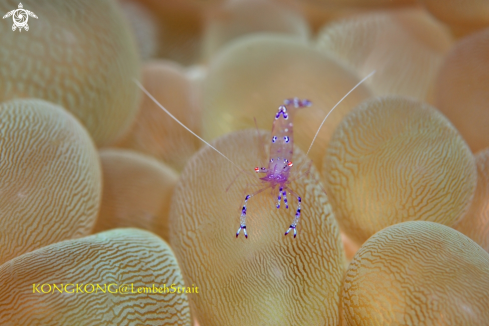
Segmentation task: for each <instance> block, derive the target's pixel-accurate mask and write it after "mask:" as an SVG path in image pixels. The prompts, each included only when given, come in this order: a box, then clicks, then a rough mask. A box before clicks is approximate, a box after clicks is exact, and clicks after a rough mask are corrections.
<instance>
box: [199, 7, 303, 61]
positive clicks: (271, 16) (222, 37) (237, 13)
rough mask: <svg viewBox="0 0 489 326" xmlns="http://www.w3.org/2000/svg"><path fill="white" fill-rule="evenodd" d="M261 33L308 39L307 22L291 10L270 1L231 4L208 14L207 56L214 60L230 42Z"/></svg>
mask: <svg viewBox="0 0 489 326" xmlns="http://www.w3.org/2000/svg"><path fill="white" fill-rule="evenodd" d="M258 32H269V33H280V34H287V35H290V36H295V37H297V38H298V39H301V40H307V38H308V37H309V27H308V25H307V22H306V20H305V19H304V17H303V16H302V15H301V14H300V13H299V12H297V11H294V10H293V9H292V8H288V7H287V6H284V5H282V4H279V3H277V2H274V1H269V0H237V1H230V2H226V3H224V4H223V5H222V6H220V7H218V8H216V9H214V10H212V11H211V12H209V13H208V14H207V20H206V27H205V33H204V38H203V50H204V57H205V58H207V59H209V58H212V56H213V55H215V53H216V52H217V51H218V50H219V48H221V47H222V46H223V45H224V44H226V43H228V42H229V41H231V40H233V39H236V38H238V37H240V36H243V35H246V34H252V33H258Z"/></svg>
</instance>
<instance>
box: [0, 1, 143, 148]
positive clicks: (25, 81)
mask: <svg viewBox="0 0 489 326" xmlns="http://www.w3.org/2000/svg"><path fill="white" fill-rule="evenodd" d="M22 4H23V6H24V9H27V10H30V11H32V12H34V13H35V14H36V15H37V16H38V19H33V18H31V19H29V26H30V29H29V31H24V32H22V33H19V32H17V31H16V32H13V31H12V30H11V28H10V26H11V24H12V20H11V19H12V18H9V21H7V20H3V21H2V24H0V34H1V35H2V40H1V43H2V49H3V50H2V52H1V55H0V67H2V69H0V102H3V101H6V100H10V99H14V98H27V97H35V98H41V99H45V100H48V101H50V102H54V103H57V104H60V105H62V106H63V107H64V108H65V109H66V110H68V111H70V112H71V113H73V114H74V115H75V116H76V117H77V118H78V119H79V120H80V121H81V122H82V124H83V125H84V126H85V127H86V128H87V129H88V131H89V133H90V135H91V136H92V138H93V139H94V141H95V143H96V144H97V145H99V146H101V145H106V144H108V143H110V142H112V141H114V140H115V139H116V138H117V137H118V136H120V135H121V133H123V132H124V131H125V130H126V129H127V128H128V127H129V125H130V123H131V122H132V119H133V118H134V116H135V115H136V111H137V94H138V92H137V88H136V85H134V83H133V81H132V79H133V78H135V77H137V76H138V74H139V67H138V58H137V49H136V46H135V44H134V41H133V38H132V36H131V34H130V33H129V28H128V26H127V25H126V23H125V20H124V19H123V17H122V14H121V13H120V10H119V8H117V4H116V3H115V1H110V0H101V1H95V2H86V1H81V0H74V1H63V0H53V1H50V2H49V4H46V5H41V4H40V3H39V2H38V1H35V0H26V1H22ZM13 5H15V6H16V5H17V4H14V3H10V2H9V3H7V2H5V1H3V2H1V3H0V12H2V13H7V12H8V11H10V10H13V9H16V8H15V6H14V7H12V6H13Z"/></svg>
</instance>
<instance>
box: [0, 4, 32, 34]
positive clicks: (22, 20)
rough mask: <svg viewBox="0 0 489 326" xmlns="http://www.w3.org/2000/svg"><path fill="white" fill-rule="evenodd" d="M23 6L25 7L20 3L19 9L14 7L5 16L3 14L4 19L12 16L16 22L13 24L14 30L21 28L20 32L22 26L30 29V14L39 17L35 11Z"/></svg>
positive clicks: (20, 30)
mask: <svg viewBox="0 0 489 326" xmlns="http://www.w3.org/2000/svg"><path fill="white" fill-rule="evenodd" d="M23 8H24V7H23V6H22V4H21V3H19V9H14V10H12V11H9V12H8V13H7V14H6V15H5V16H3V19H5V18H8V17H10V16H12V18H13V20H14V24H13V25H12V30H13V31H15V30H16V29H17V28H18V29H19V32H22V28H23V29H25V30H26V31H28V30H29V25H27V21H28V20H29V16H31V17H34V18H36V19H37V16H36V14H35V13H33V12H32V11H29V10H25V9H23Z"/></svg>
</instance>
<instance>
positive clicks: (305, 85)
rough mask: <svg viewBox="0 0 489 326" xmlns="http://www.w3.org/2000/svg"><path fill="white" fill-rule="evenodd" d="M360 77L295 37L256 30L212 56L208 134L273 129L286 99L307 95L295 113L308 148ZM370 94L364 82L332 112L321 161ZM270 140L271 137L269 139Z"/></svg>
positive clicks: (317, 157) (317, 149) (320, 142)
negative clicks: (308, 104) (307, 102)
mask: <svg viewBox="0 0 489 326" xmlns="http://www.w3.org/2000/svg"><path fill="white" fill-rule="evenodd" d="M358 82H359V79H358V78H357V77H355V76H354V75H353V74H352V73H350V72H349V71H348V70H346V69H345V68H343V67H342V66H341V65H340V64H338V63H337V62H336V61H335V60H333V59H331V58H330V57H328V56H326V55H323V54H322V53H320V52H319V51H317V50H315V49H314V48H312V47H311V46H309V45H307V44H305V43H302V42H299V41H297V39H294V38H292V37H287V36H278V35H257V36H249V37H246V38H242V39H240V40H239V41H236V42H234V43H233V44H231V45H230V46H228V47H226V48H225V49H223V51H222V52H221V53H220V54H219V55H218V56H217V57H216V58H215V59H214V60H213V62H212V63H211V66H210V68H209V71H208V76H207V79H206V82H205V84H204V90H203V112H202V115H203V134H204V138H206V139H212V138H215V137H217V136H220V135H222V134H224V133H227V132H230V131H233V130H238V129H245V128H254V127H255V122H254V118H256V121H257V124H258V127H259V128H261V129H266V130H270V129H271V126H272V121H273V119H274V117H275V114H276V113H277V109H278V107H279V106H280V105H282V103H283V101H284V99H287V98H291V97H299V98H301V99H303V98H307V99H309V100H311V101H312V107H309V108H307V109H304V110H303V111H302V112H299V113H298V114H297V116H296V118H295V119H296V121H295V123H294V132H295V135H294V136H295V141H296V144H297V145H298V146H299V147H300V148H301V149H303V150H304V151H307V149H308V148H309V145H310V143H311V141H312V139H313V137H314V135H315V133H316V131H317V129H318V127H319V125H320V124H321V121H322V120H323V118H324V117H325V116H326V114H327V112H328V111H329V110H331V108H332V107H333V106H334V105H335V104H336V103H337V102H338V101H339V100H340V99H341V98H342V97H343V96H344V95H345V94H346V93H347V92H348V91H349V90H351V89H352V88H353V87H354V86H355V85H356V84H357V83H358ZM369 96H370V91H369V90H368V89H367V88H366V87H365V86H363V85H361V86H360V87H358V88H357V89H356V90H355V91H354V92H352V93H351V94H350V96H348V97H347V98H346V99H345V100H344V101H343V102H342V103H341V104H340V105H339V106H338V107H337V108H336V109H335V111H333V113H332V114H331V115H330V116H329V118H328V120H326V123H325V124H324V126H323V128H322V130H321V132H320V134H319V136H318V138H317V139H316V142H315V145H314V146H313V147H312V150H311V152H310V153H309V156H310V157H311V158H312V160H313V162H314V164H315V165H316V166H321V162H322V158H323V155H324V150H325V147H326V145H327V143H328V141H329V139H330V137H331V135H332V133H333V131H334V128H335V127H336V125H337V124H338V123H339V122H340V121H341V119H342V118H343V117H344V116H345V115H346V114H347V113H348V112H349V111H350V110H351V109H353V108H354V107H355V106H356V105H358V104H359V103H360V102H362V101H363V100H365V99H367V98H368V97H369ZM267 141H268V139H267Z"/></svg>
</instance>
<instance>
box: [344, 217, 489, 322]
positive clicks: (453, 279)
mask: <svg viewBox="0 0 489 326" xmlns="http://www.w3.org/2000/svg"><path fill="white" fill-rule="evenodd" d="M342 300H343V302H342V305H343V317H344V321H345V324H346V325H372V326H373V325H487V321H488V320H489V309H487V307H489V254H488V253H487V252H485V251H484V250H483V249H482V248H481V247H479V246H478V245H477V244H476V243H475V242H474V241H472V240H470V239H469V238H468V237H466V236H464V235H463V234H462V233H460V232H458V231H455V230H454V229H452V228H449V227H446V226H444V225H441V224H438V223H432V222H421V221H416V222H405V223H400V224H396V225H394V226H391V227H388V228H386V229H384V230H382V231H380V232H379V233H377V234H375V235H374V236H373V237H371V238H370V239H369V240H368V241H367V242H366V243H365V244H364V245H363V246H362V247H361V248H360V250H359V251H358V252H357V254H356V255H355V257H354V258H353V261H352V262H351V264H350V266H349V267H348V270H347V272H346V276H345V281H344V285H343V298H342Z"/></svg>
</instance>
